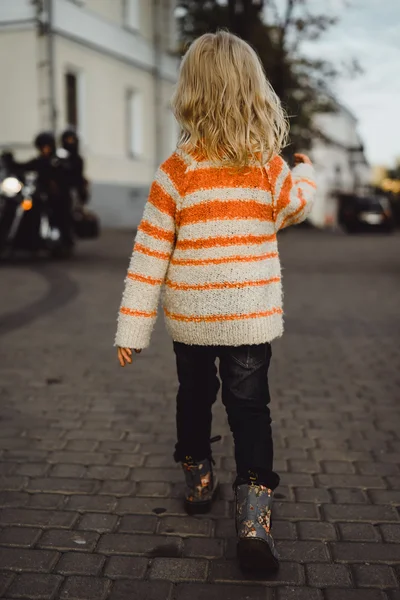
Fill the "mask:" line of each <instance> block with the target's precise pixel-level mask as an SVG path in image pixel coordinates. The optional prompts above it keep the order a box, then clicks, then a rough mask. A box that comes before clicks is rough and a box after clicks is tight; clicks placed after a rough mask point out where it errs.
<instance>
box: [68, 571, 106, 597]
mask: <svg viewBox="0 0 400 600" xmlns="http://www.w3.org/2000/svg"><path fill="white" fill-rule="evenodd" d="M109 589H110V581H108V580H107V579H99V578H95V577H75V576H74V577H67V579H66V581H65V583H64V585H63V587H62V590H61V593H60V600H105V598H107V596H108V592H109Z"/></svg>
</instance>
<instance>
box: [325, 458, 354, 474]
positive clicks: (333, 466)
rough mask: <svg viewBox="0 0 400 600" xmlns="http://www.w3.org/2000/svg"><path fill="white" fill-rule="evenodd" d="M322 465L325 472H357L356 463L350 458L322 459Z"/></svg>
mask: <svg viewBox="0 0 400 600" xmlns="http://www.w3.org/2000/svg"><path fill="white" fill-rule="evenodd" d="M322 467H323V470H324V472H325V473H333V474H335V475H337V474H347V473H355V471H356V470H355V468H354V465H353V464H352V463H351V462H350V461H348V460H347V461H346V460H324V461H322Z"/></svg>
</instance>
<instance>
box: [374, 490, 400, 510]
mask: <svg viewBox="0 0 400 600" xmlns="http://www.w3.org/2000/svg"><path fill="white" fill-rule="evenodd" d="M368 495H369V497H370V498H371V500H372V502H373V503H374V504H393V505H395V506H400V489H397V490H368Z"/></svg>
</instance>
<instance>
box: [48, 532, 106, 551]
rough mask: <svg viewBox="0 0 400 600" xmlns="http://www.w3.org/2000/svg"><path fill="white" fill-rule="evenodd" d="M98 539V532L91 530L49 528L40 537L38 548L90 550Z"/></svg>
mask: <svg viewBox="0 0 400 600" xmlns="http://www.w3.org/2000/svg"><path fill="white" fill-rule="evenodd" d="M98 539H99V534H98V533H94V532H93V531H65V530H63V529H50V530H48V531H45V532H44V534H43V535H42V537H41V538H40V541H39V544H38V546H39V547H40V548H47V549H52V548H54V549H56V550H75V551H77V552H79V551H80V552H92V551H93V550H94V548H95V546H96V544H97V540H98Z"/></svg>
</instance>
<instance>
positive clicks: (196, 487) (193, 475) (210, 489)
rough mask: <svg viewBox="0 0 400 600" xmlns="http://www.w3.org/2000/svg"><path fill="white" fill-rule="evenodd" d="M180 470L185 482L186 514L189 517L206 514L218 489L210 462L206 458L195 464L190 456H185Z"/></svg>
mask: <svg viewBox="0 0 400 600" xmlns="http://www.w3.org/2000/svg"><path fill="white" fill-rule="evenodd" d="M182 468H183V472H184V474H185V481H186V490H185V509H186V512H187V513H188V514H189V515H194V514H203V513H207V512H208V511H209V510H210V508H211V504H212V501H213V500H214V498H215V496H216V493H217V489H218V480H217V478H216V477H215V475H214V473H213V465H212V460H209V459H208V458H206V459H204V460H201V461H198V462H196V461H194V460H193V458H192V457H191V456H187V457H186V459H185V461H184V462H182Z"/></svg>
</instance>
